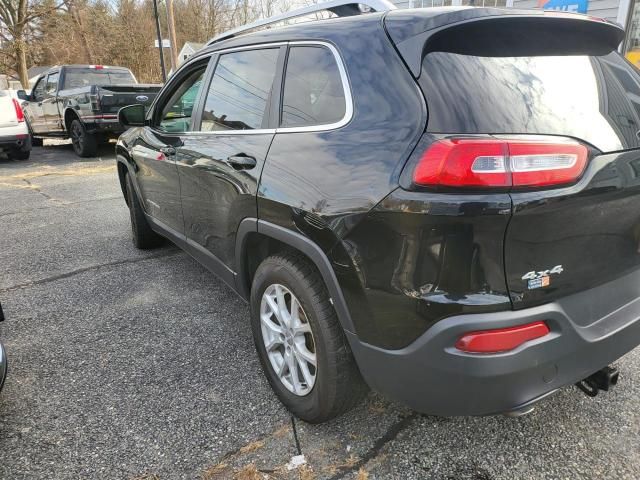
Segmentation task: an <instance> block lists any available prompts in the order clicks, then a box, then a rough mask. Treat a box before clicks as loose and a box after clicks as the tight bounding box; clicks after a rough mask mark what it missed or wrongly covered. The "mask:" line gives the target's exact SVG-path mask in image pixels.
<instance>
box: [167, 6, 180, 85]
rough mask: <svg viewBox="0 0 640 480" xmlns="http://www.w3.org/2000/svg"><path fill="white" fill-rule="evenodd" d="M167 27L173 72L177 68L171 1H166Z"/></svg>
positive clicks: (176, 44)
mask: <svg viewBox="0 0 640 480" xmlns="http://www.w3.org/2000/svg"><path fill="white" fill-rule="evenodd" d="M166 4H167V27H168V28H169V41H170V42H171V68H172V70H173V71H174V72H175V71H176V69H177V68H178V41H177V40H176V22H175V17H174V14H173V0H166Z"/></svg>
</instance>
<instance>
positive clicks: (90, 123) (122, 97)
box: [18, 65, 160, 157]
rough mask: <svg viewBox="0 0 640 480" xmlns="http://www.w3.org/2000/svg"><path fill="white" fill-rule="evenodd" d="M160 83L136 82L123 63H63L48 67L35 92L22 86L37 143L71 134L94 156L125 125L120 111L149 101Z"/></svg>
mask: <svg viewBox="0 0 640 480" xmlns="http://www.w3.org/2000/svg"><path fill="white" fill-rule="evenodd" d="M158 90H160V85H146V84H140V83H138V82H137V80H136V78H135V77H134V75H133V73H131V71H130V70H128V69H126V68H123V67H110V66H107V65H63V66H57V67H53V68H51V69H50V70H48V71H47V72H45V73H44V74H43V75H42V76H41V77H40V78H39V79H38V80H37V81H36V83H35V85H34V87H33V89H32V91H31V93H30V94H27V93H26V92H23V91H21V90H19V91H18V95H19V96H20V98H21V99H23V100H24V103H23V108H24V111H25V115H26V116H27V120H28V122H29V126H30V128H31V131H32V133H33V135H34V137H35V138H36V144H37V145H42V138H45V137H62V138H71V141H72V143H73V149H74V150H75V152H76V154H77V155H79V156H81V157H92V156H94V155H95V154H96V150H97V147H98V145H99V144H100V142H104V141H108V140H109V138H111V137H117V136H118V135H119V134H120V133H122V131H123V130H124V129H123V127H122V125H120V123H119V122H118V110H119V109H120V108H121V107H123V106H125V105H131V104H134V103H135V104H143V105H150V104H151V102H152V100H153V98H154V97H155V95H156V93H157V92H158Z"/></svg>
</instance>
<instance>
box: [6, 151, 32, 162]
mask: <svg viewBox="0 0 640 480" xmlns="http://www.w3.org/2000/svg"><path fill="white" fill-rule="evenodd" d="M30 156H31V150H26V151H25V150H12V151H11V152H10V153H9V158H13V159H14V160H29V157H30Z"/></svg>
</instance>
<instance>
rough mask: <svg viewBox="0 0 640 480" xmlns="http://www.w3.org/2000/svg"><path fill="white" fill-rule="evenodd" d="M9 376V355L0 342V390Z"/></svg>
mask: <svg viewBox="0 0 640 480" xmlns="http://www.w3.org/2000/svg"><path fill="white" fill-rule="evenodd" d="M6 377H7V355H6V353H5V350H4V347H3V346H2V343H0V390H2V386H3V385H4V380H5V378H6Z"/></svg>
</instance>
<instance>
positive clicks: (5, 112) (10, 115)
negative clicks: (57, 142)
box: [0, 90, 31, 160]
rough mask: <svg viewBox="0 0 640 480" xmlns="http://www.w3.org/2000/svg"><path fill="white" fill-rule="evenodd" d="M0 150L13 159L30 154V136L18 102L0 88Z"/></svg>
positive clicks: (22, 157)
mask: <svg viewBox="0 0 640 480" xmlns="http://www.w3.org/2000/svg"><path fill="white" fill-rule="evenodd" d="M0 151H3V152H4V153H6V154H7V156H8V157H9V158H13V159H15V160H27V159H28V158H29V155H31V136H30V135H29V129H28V127H27V123H26V122H25V119H24V112H23V111H22V107H21V106H20V102H19V101H18V100H16V99H15V98H12V97H11V95H10V94H9V92H8V91H7V90H0Z"/></svg>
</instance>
